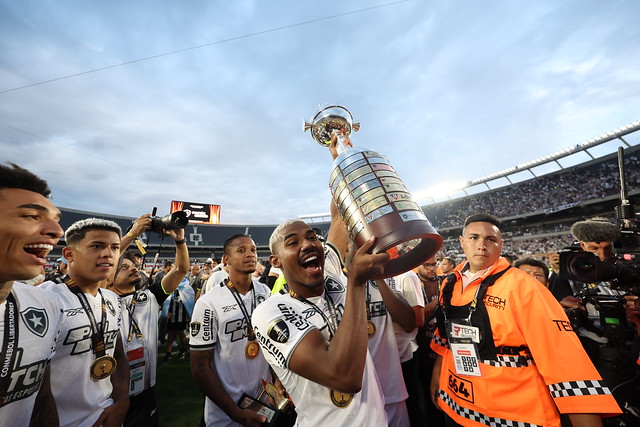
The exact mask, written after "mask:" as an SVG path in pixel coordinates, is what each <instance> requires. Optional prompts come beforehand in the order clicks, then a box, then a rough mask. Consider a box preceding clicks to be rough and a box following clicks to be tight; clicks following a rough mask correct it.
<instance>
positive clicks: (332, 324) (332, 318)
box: [289, 284, 340, 341]
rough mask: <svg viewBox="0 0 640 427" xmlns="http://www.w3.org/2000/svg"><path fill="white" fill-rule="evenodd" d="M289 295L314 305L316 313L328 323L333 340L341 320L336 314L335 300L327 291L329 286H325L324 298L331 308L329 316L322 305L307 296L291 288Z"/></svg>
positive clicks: (330, 337)
mask: <svg viewBox="0 0 640 427" xmlns="http://www.w3.org/2000/svg"><path fill="white" fill-rule="evenodd" d="M323 286H324V284H323ZM289 295H291V297H292V298H295V299H297V300H298V301H300V302H303V303H305V304H307V305H310V306H311V307H313V309H314V310H315V311H316V313H318V314H319V315H320V316H322V319H323V320H324V322H325V324H326V325H327V328H328V329H329V341H331V339H332V338H333V335H334V334H335V333H336V330H337V329H338V325H339V323H340V322H338V316H337V315H336V305H335V303H334V302H333V299H332V298H331V297H330V296H329V293H328V292H327V288H326V287H325V289H324V300H325V301H326V303H327V308H328V309H329V317H327V315H326V314H324V312H323V311H322V310H320V307H318V306H317V305H315V304H314V303H312V302H311V301H309V300H308V299H306V298H305V297H301V296H300V295H298V294H297V293H296V292H294V291H292V290H289Z"/></svg>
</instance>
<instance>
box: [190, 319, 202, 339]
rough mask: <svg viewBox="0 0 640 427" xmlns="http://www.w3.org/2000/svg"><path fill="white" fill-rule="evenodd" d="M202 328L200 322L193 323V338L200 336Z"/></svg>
mask: <svg viewBox="0 0 640 427" xmlns="http://www.w3.org/2000/svg"><path fill="white" fill-rule="evenodd" d="M200 326H202V325H201V323H200V322H191V336H192V337H195V336H196V335H198V332H200Z"/></svg>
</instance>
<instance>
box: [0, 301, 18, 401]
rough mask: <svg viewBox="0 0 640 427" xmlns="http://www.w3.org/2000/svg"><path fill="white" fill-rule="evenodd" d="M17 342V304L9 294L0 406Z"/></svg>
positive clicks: (0, 371) (0, 375)
mask: <svg viewBox="0 0 640 427" xmlns="http://www.w3.org/2000/svg"><path fill="white" fill-rule="evenodd" d="M17 342H18V303H17V302H16V298H15V297H14V296H13V294H12V293H11V292H9V295H8V296H7V302H6V306H5V312H4V334H3V341H2V359H1V360H2V366H0V368H2V369H1V370H0V406H2V402H3V401H4V398H5V396H6V394H7V392H8V391H9V385H10V383H11V372H12V369H13V366H14V364H15V359H16V354H17V350H18V349H17V348H16V345H17Z"/></svg>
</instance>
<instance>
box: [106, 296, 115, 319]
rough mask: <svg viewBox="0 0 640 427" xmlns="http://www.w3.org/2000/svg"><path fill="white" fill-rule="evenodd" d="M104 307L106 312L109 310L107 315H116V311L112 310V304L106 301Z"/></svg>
mask: <svg viewBox="0 0 640 427" xmlns="http://www.w3.org/2000/svg"><path fill="white" fill-rule="evenodd" d="M106 306H107V310H109V313H111V315H112V316H115V315H116V309H115V308H113V304H112V303H111V301H109V300H107V301H106Z"/></svg>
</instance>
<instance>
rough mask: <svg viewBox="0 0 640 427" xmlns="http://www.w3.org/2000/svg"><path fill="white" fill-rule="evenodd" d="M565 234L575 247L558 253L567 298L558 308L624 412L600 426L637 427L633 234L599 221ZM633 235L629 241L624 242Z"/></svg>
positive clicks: (638, 278)
mask: <svg viewBox="0 0 640 427" xmlns="http://www.w3.org/2000/svg"><path fill="white" fill-rule="evenodd" d="M623 231H624V234H623ZM571 233H572V234H573V236H574V237H575V238H576V239H577V240H578V242H576V243H574V245H572V247H571V248H569V249H567V250H565V251H562V252H561V253H560V278H561V279H562V280H563V281H566V282H567V283H568V285H569V286H570V287H571V289H572V293H573V296H568V297H566V298H564V299H562V300H561V301H560V303H561V305H562V306H563V307H564V308H565V310H566V312H567V316H568V318H569V320H570V321H571V324H572V327H573V329H574V331H575V332H576V334H577V335H578V337H579V338H580V341H581V342H582V345H583V346H584V348H585V350H586V351H587V354H588V355H589V357H590V358H591V360H592V362H593V364H594V365H595V367H596V368H597V369H598V371H599V373H600V375H601V376H602V377H603V379H604V380H605V382H606V383H607V385H608V386H609V388H610V389H611V391H612V393H613V395H614V397H615V398H616V400H617V402H618V404H619V405H620V407H621V408H622V409H623V411H624V412H623V414H622V415H621V416H620V417H614V418H611V419H607V420H604V421H605V425H620V426H626V425H640V410H639V408H640V375H639V368H640V367H639V366H638V365H637V364H636V361H638V343H639V342H640V340H639V337H638V329H637V326H636V325H637V324H638V323H637V322H638V321H639V320H640V319H637V314H636V313H638V310H637V308H638V307H636V305H635V304H636V301H637V298H636V297H635V296H636V295H638V291H639V290H640V265H638V263H637V258H635V257H636V256H637V255H638V254H639V253H640V252H639V251H638V245H637V241H636V240H638V239H637V237H638V236H637V233H636V232H635V231H634V232H632V233H629V232H628V231H627V230H621V229H620V228H618V226H616V225H615V224H613V223H611V222H609V221H608V220H607V219H604V218H593V219H590V220H586V221H580V222H576V223H575V224H573V226H572V227H571ZM634 235H635V237H636V239H635V240H634V239H633V238H630V237H633V236H634ZM623 236H624V238H623ZM631 305H633V309H632V308H631ZM627 306H629V307H627ZM629 320H631V322H629Z"/></svg>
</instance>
